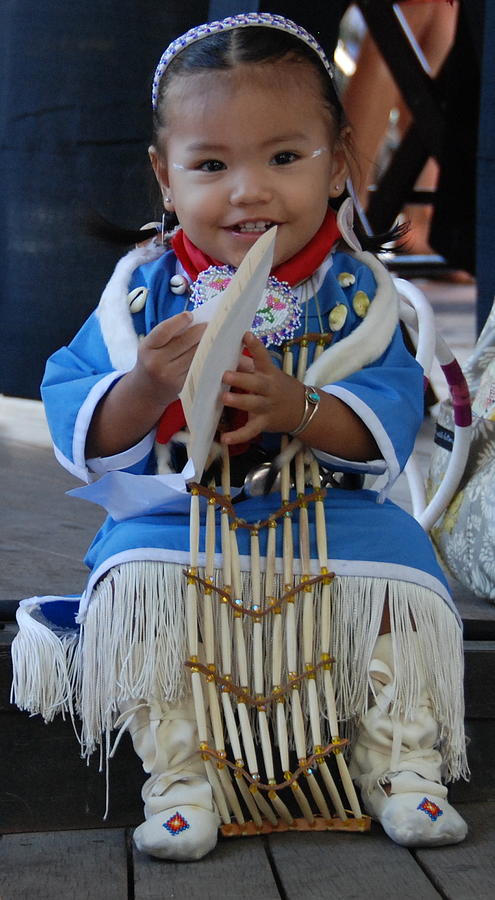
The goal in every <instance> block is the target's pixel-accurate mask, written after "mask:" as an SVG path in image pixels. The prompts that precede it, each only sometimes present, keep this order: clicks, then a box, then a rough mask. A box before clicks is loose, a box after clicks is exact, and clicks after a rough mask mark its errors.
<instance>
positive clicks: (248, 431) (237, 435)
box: [220, 416, 263, 445]
mask: <svg viewBox="0 0 495 900" xmlns="http://www.w3.org/2000/svg"><path fill="white" fill-rule="evenodd" d="M262 430H263V423H262V420H261V418H258V416H255V417H253V418H252V419H249V420H248V421H247V422H246V424H245V425H242V426H241V428H236V430H235V431H224V433H223V434H222V436H221V438H220V440H221V443H222V444H229V445H232V444H244V443H245V442H246V441H252V440H253V438H255V437H257V436H258V435H259V434H260V433H261V431H262Z"/></svg>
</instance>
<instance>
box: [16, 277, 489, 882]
mask: <svg viewBox="0 0 495 900" xmlns="http://www.w3.org/2000/svg"><path fill="white" fill-rule="evenodd" d="M423 287H424V288H426V292H427V293H428V296H429V297H430V299H431V300H432V302H433V304H434V306H435V309H436V311H437V314H438V319H439V327H440V329H441V331H442V333H444V335H445V336H446V337H447V339H448V340H449V341H450V342H451V344H452V345H453V346H454V347H455V349H456V351H457V352H458V356H459V359H460V361H463V360H464V359H465V357H466V355H467V353H468V352H469V349H470V347H471V346H472V343H473V339H474V288H470V287H464V286H462V287H457V286H455V287H453V286H451V285H445V284H443V283H441V282H428V283H426V284H425V285H423ZM438 384H439V390H440V391H442V390H443V387H442V385H441V382H440V380H439V381H438ZM424 452H425V453H426V454H427V452H428V450H427V448H426V446H425V449H424ZM0 463H1V464H2V465H1V467H0V475H1V473H2V472H3V476H2V477H1V479H0V483H1V489H2V495H3V498H4V502H5V507H6V508H7V509H8V510H9V517H8V528H4V529H2V535H1V536H0V566H1V572H2V578H1V592H0V599H3V600H12V601H17V600H19V599H21V598H22V597H24V596H30V595H33V594H43V593H51V592H53V593H58V592H65V591H67V590H69V591H73V592H77V591H78V590H79V589H80V588H81V587H82V586H83V583H84V577H85V576H84V568H83V566H82V563H81V557H82V555H83V552H84V549H85V547H86V546H87V543H88V542H89V539H90V538H91V536H92V534H93V533H94V531H95V530H96V528H97V527H98V525H99V523H100V521H101V518H102V516H101V514H100V512H99V510H98V509H97V508H96V507H91V506H90V505H88V504H84V503H81V502H80V501H76V500H73V499H70V498H66V497H65V496H64V493H63V492H64V490H68V489H69V488H70V487H73V486H74V481H73V479H72V478H71V477H70V476H68V475H66V474H65V473H64V472H63V471H62V470H61V469H60V468H59V467H58V466H57V465H56V463H55V462H54V460H53V457H52V454H51V451H50V450H49V449H48V446H47V438H46V429H45V426H44V423H43V418H42V415H41V410H40V408H39V406H38V405H37V404H32V405H30V404H29V403H27V404H26V403H23V404H18V403H17V402H16V401H10V400H9V399H8V398H4V400H3V402H2V398H0ZM9 627H10V626H9ZM12 627H13V626H12ZM480 690H483V688H482V686H481V687H480ZM0 727H1V722H0ZM48 730H49V727H48ZM33 749H34V748H33ZM42 749H43V747H42V746H41V747H40V753H39V755H36V750H37V748H36V749H34V752H33V757H32V759H33V762H32V766H33V770H34V771H32V772H31V773H30V780H31V783H33V784H35V783H36V776H37V777H38V778H39V780H40V782H41V781H42V780H43V770H44V766H45V762H46V761H45V760H44V758H43V752H42ZM1 765H2V764H1V760H0V772H1ZM60 766H61V785H62V784H63V766H64V759H63V756H62V758H61V760H60ZM2 782H3V783H2ZM120 789H122V785H121V786H120ZM1 794H3V796H4V797H7V796H8V794H9V784H8V783H5V780H3V779H0V795H1ZM9 799H10V801H11V802H12V800H14V802H15V797H14V798H12V795H10V798H9ZM63 801H64V802H65V803H66V804H67V805H70V803H71V797H70V795H69V796H66V797H65V798H63ZM0 808H1V805H0ZM459 810H460V812H461V813H462V814H463V815H464V816H465V818H466V819H467V821H468V824H469V829H470V830H469V835H468V838H467V840H466V841H465V842H464V843H463V844H461V845H459V846H457V847H446V848H443V849H442V848H438V849H435V850H431V849H430V850H417V851H409V850H406V849H404V848H401V847H398V846H397V845H395V844H393V843H392V842H391V841H390V840H389V839H388V838H387V837H386V836H385V835H384V833H383V832H382V830H381V828H380V827H379V826H377V825H373V826H372V831H371V833H369V834H364V835H359V834H340V833H326V834H322V833H315V834H307V833H306V834H293V833H288V834H280V835H272V836H270V837H256V838H241V839H230V840H229V839H222V840H221V841H220V843H219V845H218V847H217V849H216V850H215V852H214V853H212V854H211V855H210V856H208V857H207V858H206V859H204V860H201V861H199V862H196V863H182V864H176V863H166V862H160V861H157V860H152V859H150V858H148V857H144V856H142V855H141V854H139V853H138V852H137V851H135V850H134V849H133V846H132V840H131V833H132V832H131V830H125V829H122V828H108V827H107V828H96V829H86V830H82V831H77V830H72V831H50V832H47V831H38V832H36V833H15V834H14V833H4V834H3V836H2V837H1V838H0V900H86V898H92V900H93V898H96V900H99V898H102V900H114V898H115V900H126V898H128V900H165V898H177V900H178V898H187V900H209V898H215V900H216V898H219V897H221V898H222V900H247V898H253V900H255V898H256V900H258V898H263V900H279V898H287V900H319V898H342V900H351V898H359V900H362V898H363V897H364V898H367V900H382V898H392V897H393V898H400V900H409V898H410V900H418V898H420V900H429V898H434V897H441V898H450V900H467V898H472V897H473V898H479V900H485V898H486V900H488V898H490V900H492V898H494V897H495V801H493V800H492V801H489V802H482V801H480V802H476V803H472V802H464V803H460V804H459ZM8 830H9V829H5V828H4V829H3V831H4V832H5V831H8ZM1 831H2V823H1V822H0V832H1Z"/></svg>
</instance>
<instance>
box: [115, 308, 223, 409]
mask: <svg viewBox="0 0 495 900" xmlns="http://www.w3.org/2000/svg"><path fill="white" fill-rule="evenodd" d="M191 322H192V315H191V313H190V312H183V313H179V315H177V316H172V318H170V319H166V320H165V321H164V322H160V324H159V325H156V326H155V328H153V330H152V331H150V333H149V334H148V335H146V337H145V338H143V340H142V341H141V342H140V344H139V350H138V358H137V362H136V366H135V368H134V370H133V382H134V387H135V389H136V391H137V392H139V393H140V394H141V396H142V397H143V400H146V399H147V398H150V399H151V398H152V399H153V402H154V403H155V404H158V405H159V406H161V407H163V408H165V407H166V406H168V405H169V403H172V402H173V401H174V400H176V399H177V395H178V394H179V391H181V390H182V387H183V385H184V381H185V379H186V375H187V372H188V370H189V367H190V365H191V361H192V358H193V356H194V354H195V352H196V348H197V346H198V343H199V341H200V339H201V336H202V334H203V332H204V330H205V328H206V325H204V324H203V325H193V326H191Z"/></svg>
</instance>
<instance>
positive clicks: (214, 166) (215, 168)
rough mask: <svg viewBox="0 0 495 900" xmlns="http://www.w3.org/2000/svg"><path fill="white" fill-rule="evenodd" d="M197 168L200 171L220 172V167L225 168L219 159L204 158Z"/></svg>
mask: <svg viewBox="0 0 495 900" xmlns="http://www.w3.org/2000/svg"><path fill="white" fill-rule="evenodd" d="M197 168H198V169H199V171H200V172H221V171H222V169H225V163H223V162H220V160H219V159H205V161H204V162H202V163H200V164H199V166H197Z"/></svg>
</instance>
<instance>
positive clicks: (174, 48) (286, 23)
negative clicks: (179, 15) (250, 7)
mask: <svg viewBox="0 0 495 900" xmlns="http://www.w3.org/2000/svg"><path fill="white" fill-rule="evenodd" d="M248 25H263V26H264V27H265V28H276V29H278V30H279V31H287V32H289V34H292V35H294V37H297V38H299V39H300V40H301V41H303V42H304V43H305V44H307V45H308V47H311V49H312V50H314V51H315V53H317V54H318V56H319V58H320V60H321V62H322V63H323V65H324V67H325V69H326V70H327V72H328V74H329V76H330V78H333V67H332V64H331V63H330V62H329V60H328V57H327V56H326V54H325V51H324V50H323V47H321V46H320V44H319V43H318V41H317V40H316V38H314V37H313V35H312V34H310V33H309V31H306V29H305V28H303V27H302V26H301V25H296V23H295V22H292V21H291V19H286V18H285V17H284V16H277V15H274V14H273V13H242V14H240V15H238V16H228V17H227V18H226V19H222V20H221V21H219V22H206V23H205V24H204V25H198V26H196V27H195V28H191V29H190V30H189V31H186V33H185V34H182V35H181V36H180V37H178V38H176V39H175V41H172V43H171V44H169V46H168V47H167V49H166V50H165V51H164V53H163V54H162V57H161V59H160V62H159V63H158V66H157V67H156V72H155V75H154V78H153V87H152V91H151V101H152V105H153V109H156V108H157V104H158V89H159V86H160V81H161V78H162V75H163V73H164V72H165V69H166V68H167V66H168V65H169V64H170V63H171V62H172V60H173V59H175V57H176V56H178V54H179V53H181V52H182V50H184V49H185V48H186V47H189V46H190V44H195V43H196V42H197V41H200V40H202V38H205V37H208V36H209V35H210V34H219V33H220V32H222V31H232V30H233V29H234V28H245V27H247V26H248Z"/></svg>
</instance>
